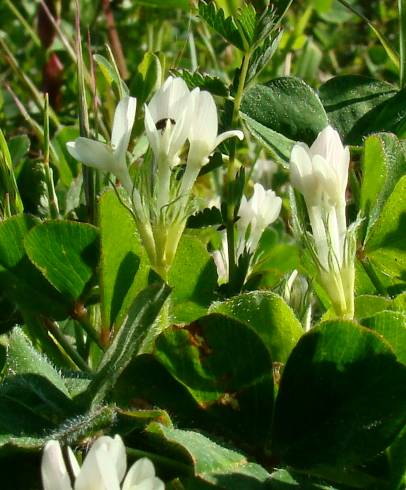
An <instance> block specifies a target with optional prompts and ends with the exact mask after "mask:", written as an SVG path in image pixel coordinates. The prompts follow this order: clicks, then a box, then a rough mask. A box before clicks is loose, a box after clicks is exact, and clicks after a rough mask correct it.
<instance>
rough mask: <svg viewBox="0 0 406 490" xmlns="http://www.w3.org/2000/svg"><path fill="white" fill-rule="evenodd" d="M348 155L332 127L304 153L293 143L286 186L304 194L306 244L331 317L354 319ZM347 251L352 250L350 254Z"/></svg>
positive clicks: (321, 134) (302, 148) (300, 147)
mask: <svg viewBox="0 0 406 490" xmlns="http://www.w3.org/2000/svg"><path fill="white" fill-rule="evenodd" d="M349 162H350V154H349V149H348V147H344V146H343V144H342V143H341V140H340V136H339V135H338V133H337V131H335V130H334V129H333V128H332V127H331V126H327V127H326V128H325V129H323V131H321V132H320V134H319V135H318V137H317V138H316V140H315V142H314V143H313V145H312V146H311V147H310V148H309V147H308V146H307V145H305V144H304V143H297V144H296V145H295V146H294V147H293V150H292V154H291V176H290V178H291V182H292V185H293V186H294V187H295V188H296V189H297V190H298V191H299V192H301V193H302V194H303V196H304V199H305V202H306V207H307V212H308V215H309V220H310V225H311V228H312V240H311V242H308V243H309V245H310V249H311V252H312V256H313V258H314V260H315V262H316V265H317V267H318V269H319V279H320V282H321V283H322V285H323V287H324V289H325V290H326V292H327V293H328V295H329V296H330V299H331V301H332V303H333V306H334V308H335V310H336V312H337V313H338V314H340V315H343V316H346V317H349V318H352V316H353V313H354V280H353V279H354V247H353V246H352V245H351V244H352V243H353V241H354V239H353V237H352V235H354V233H352V232H351V233H350V232H349V230H347V223H346V217H345V208H346V200H345V191H346V187H347V180H348V166H349ZM350 248H351V250H350Z"/></svg>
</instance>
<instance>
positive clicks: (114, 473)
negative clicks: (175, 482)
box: [41, 435, 165, 490]
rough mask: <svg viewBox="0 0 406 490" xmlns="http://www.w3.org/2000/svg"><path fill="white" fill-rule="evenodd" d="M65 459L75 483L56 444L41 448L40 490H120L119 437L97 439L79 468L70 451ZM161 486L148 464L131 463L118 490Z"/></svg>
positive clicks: (160, 488) (122, 451) (158, 488)
mask: <svg viewBox="0 0 406 490" xmlns="http://www.w3.org/2000/svg"><path fill="white" fill-rule="evenodd" d="M68 459H69V462H68V463H69V465H70V469H71V473H72V474H73V476H74V478H75V481H74V486H73V487H72V483H71V481H70V476H69V472H68V470H67V468H66V464H65V461H64V458H63V455H62V450H61V447H60V445H59V442H58V441H49V442H48V443H47V444H46V445H45V448H44V453H43V457H42V464H41V473H42V482H43V487H44V490H72V488H73V489H74V490H120V488H121V487H120V483H121V481H122V480H123V478H124V475H125V472H126V468H127V457H126V452H125V446H124V443H123V441H122V439H121V437H120V436H119V435H116V436H115V437H114V438H112V437H108V436H102V437H99V438H98V439H97V440H96V442H95V443H94V444H93V446H92V447H91V449H90V451H89V452H88V454H87V455H86V457H85V459H84V462H83V465H82V467H81V468H80V466H79V464H78V462H77V460H76V458H75V456H74V454H73V452H72V450H71V449H70V448H68ZM164 488H165V487H164V484H163V482H162V481H161V480H160V479H159V478H157V477H156V476H155V468H154V465H153V464H152V463H151V461H150V460H149V459H147V458H142V459H140V460H138V461H137V462H135V463H134V464H133V465H132V467H131V468H130V470H129V471H128V473H127V476H126V477H125V479H124V482H123V486H122V490H141V489H142V490H163V489H164Z"/></svg>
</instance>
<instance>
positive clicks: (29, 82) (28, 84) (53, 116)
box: [0, 36, 62, 129]
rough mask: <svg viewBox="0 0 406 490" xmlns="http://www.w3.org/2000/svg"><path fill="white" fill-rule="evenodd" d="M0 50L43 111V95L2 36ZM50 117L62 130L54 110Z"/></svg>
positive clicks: (50, 111) (50, 110)
mask: <svg viewBox="0 0 406 490" xmlns="http://www.w3.org/2000/svg"><path fill="white" fill-rule="evenodd" d="M0 48H1V49H2V51H3V52H4V55H5V59H6V61H7V62H8V64H9V66H10V67H11V69H12V70H13V71H14V73H15V74H16V75H17V77H18V78H19V79H20V80H21V81H22V82H23V83H24V84H25V86H26V88H27V89H28V91H29V92H31V95H32V100H33V102H34V104H35V105H36V106H37V108H38V109H39V110H40V111H42V108H43V107H44V96H43V94H42V93H41V92H40V91H39V90H38V89H37V87H36V86H35V84H34V83H33V81H32V80H31V78H30V77H29V76H28V75H27V74H26V73H25V72H24V71H23V70H22V69H21V67H20V64H19V63H18V61H17V60H16V58H15V57H14V55H13V53H12V52H11V50H10V48H9V47H8V44H7V43H6V41H5V39H4V38H2V37H1V36H0ZM49 117H50V119H51V121H52V122H53V123H54V125H55V127H56V128H57V129H60V128H61V127H62V124H61V123H60V122H59V118H58V116H57V115H56V113H55V111H54V110H53V109H52V108H49Z"/></svg>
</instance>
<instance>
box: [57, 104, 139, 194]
mask: <svg viewBox="0 0 406 490" xmlns="http://www.w3.org/2000/svg"><path fill="white" fill-rule="evenodd" d="M136 108H137V99H136V98H134V97H124V98H123V99H121V100H120V102H119V103H118V105H117V107H116V110H115V113H114V120H113V128H112V133H111V142H110V144H106V143H102V142H101V141H94V140H91V139H89V138H83V137H81V136H80V137H79V138H76V140H75V141H69V142H68V143H67V144H66V147H67V149H68V151H69V153H70V154H71V155H72V156H73V158H75V159H76V160H78V161H80V162H82V163H84V164H85V165H87V166H89V167H93V168H95V169H97V170H101V171H102V172H109V173H112V174H113V175H115V176H116V177H118V178H119V179H120V180H121V182H122V184H123V186H124V187H125V189H126V190H127V192H129V193H131V191H132V187H133V183H132V181H131V178H130V174H129V172H128V168H127V164H126V154H127V148H128V144H129V142H130V136H131V131H132V127H133V124H134V118H135V111H136Z"/></svg>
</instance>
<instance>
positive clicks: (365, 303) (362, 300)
mask: <svg viewBox="0 0 406 490" xmlns="http://www.w3.org/2000/svg"><path fill="white" fill-rule="evenodd" d="M391 309H393V308H392V300H390V299H389V298H385V297H383V296H373V295H372V294H364V295H360V296H356V297H355V317H356V318H357V319H358V320H360V319H362V318H368V317H370V316H373V315H375V314H377V313H380V312H381V311H384V310H391ZM361 323H362V322H361Z"/></svg>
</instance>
